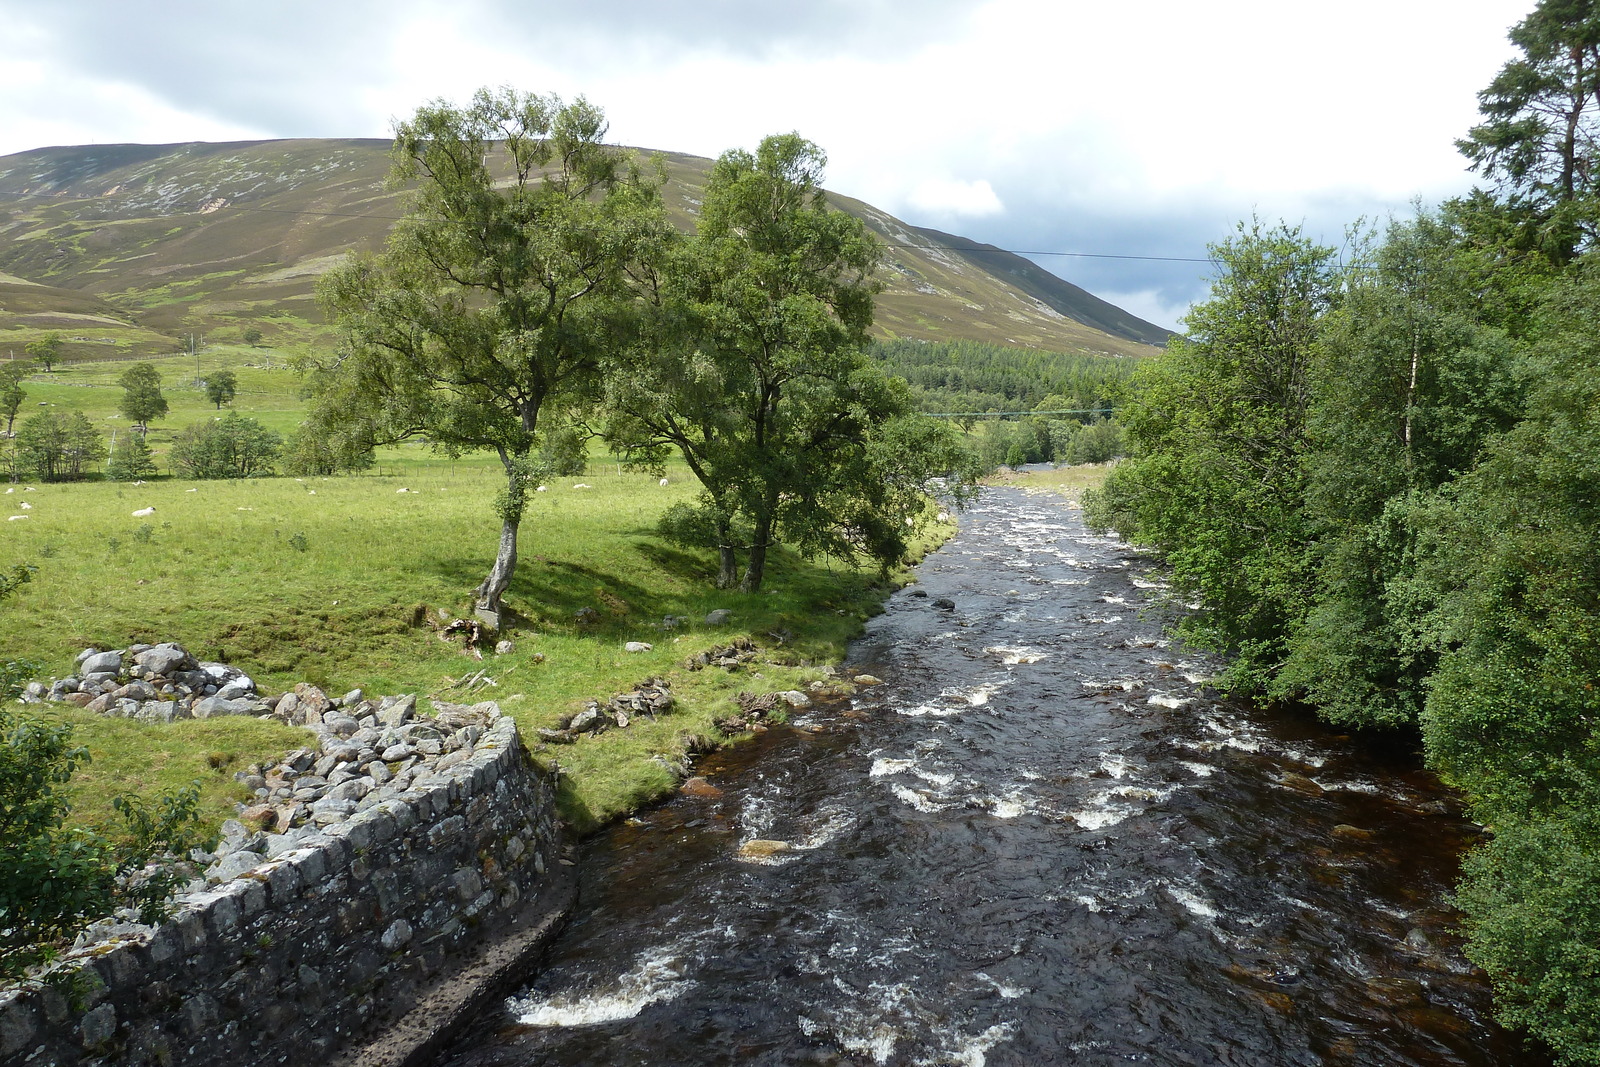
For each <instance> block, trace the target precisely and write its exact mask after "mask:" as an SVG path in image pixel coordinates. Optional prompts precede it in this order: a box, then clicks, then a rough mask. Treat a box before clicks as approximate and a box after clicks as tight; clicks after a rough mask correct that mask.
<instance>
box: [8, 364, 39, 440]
mask: <svg viewBox="0 0 1600 1067" xmlns="http://www.w3.org/2000/svg"><path fill="white" fill-rule="evenodd" d="M32 369H33V368H32V365H31V364H29V363H27V362H24V361H21V360H8V361H7V362H6V363H4V364H0V414H3V415H5V417H6V433H8V434H9V433H10V432H11V431H12V430H13V429H14V428H15V426H16V422H17V412H18V411H21V410H22V402H23V401H24V400H27V399H28V391H27V390H26V389H24V388H23V387H22V379H23V378H25V377H27V375H28V373H29V371H31V370H32Z"/></svg>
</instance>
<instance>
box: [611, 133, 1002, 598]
mask: <svg viewBox="0 0 1600 1067" xmlns="http://www.w3.org/2000/svg"><path fill="white" fill-rule="evenodd" d="M825 162H826V160H825V158H824V156H823V154H822V152H821V150H820V149H818V148H817V146H816V145H814V144H812V143H810V142H809V141H806V140H804V139H802V138H800V137H799V136H797V135H795V134H786V135H779V136H773V137H768V138H766V139H765V140H763V141H762V142H761V145H760V147H759V148H758V149H757V151H756V152H755V153H754V154H751V153H749V152H744V151H730V152H727V153H724V154H723V156H722V157H721V158H720V159H719V160H718V161H717V163H716V165H715V166H714V167H713V168H712V171H711V177H710V180H709V181H708V183H707V185H706V190H705V200H704V204H703V207H702V211H701V215H700V222H699V227H698V230H697V232H696V234H695V236H694V237H693V239H691V240H688V241H682V242H674V243H673V247H672V248H671V249H670V250H669V252H668V254H667V255H665V256H664V257H663V258H662V260H661V262H660V265H659V272H658V273H657V274H656V275H655V276H654V277H655V280H656V286H655V292H656V293H657V294H658V300H657V304H656V307H655V309H654V311H655V314H654V317H653V319H651V321H649V322H648V323H647V325H646V329H645V331H644V334H643V335H642V336H641V337H640V339H639V340H638V341H637V342H636V343H634V344H632V345H628V346H624V347H622V348H621V349H620V351H619V355H618V356H617V358H616V359H615V365H614V366H612V367H610V368H608V370H609V373H608V374H607V378H606V390H607V401H608V406H609V407H610V408H611V410H612V412H613V418H612V420H611V424H610V426H609V428H608V431H607V435H608V438H609V439H610V441H611V442H612V444H613V446H614V447H616V448H618V449H619V450H621V451H623V452H624V453H626V454H628V455H629V456H630V457H632V460H633V462H634V463H635V464H636V465H641V466H644V467H647V468H648V467H653V466H656V465H659V463H660V462H661V457H662V455H663V453H664V450H666V449H676V450H677V451H678V452H680V453H681V454H682V456H683V457H684V460H685V462H686V463H687V464H688V466H689V469H690V471H691V472H692V473H693V474H694V476H695V478H696V479H698V480H699V482H700V485H701V489H702V491H701V495H700V500H699V502H698V511H699V514H698V516H696V517H694V518H693V519H689V518H688V517H686V516H683V515H681V514H679V515H675V516H674V517H673V519H672V520H671V525H672V527H673V528H676V529H678V530H680V531H688V530H695V531H698V532H697V533H696V534H695V535H694V536H696V537H699V536H703V535H704V533H706V532H708V531H709V533H710V536H711V539H712V540H713V541H714V543H715V544H716V547H717V550H718V556H719V567H718V577H717V584H718V585H719V586H721V587H727V586H731V585H732V584H734V582H735V581H738V582H739V585H740V588H741V589H742V590H744V591H746V592H748V591H752V590H755V589H758V588H760V586H761V584H762V581H763V579H764V577H765V571H766V560H767V554H768V551H769V550H770V549H771V548H772V547H773V546H774V545H776V544H778V543H780V542H785V543H788V544H792V545H794V546H795V547H796V548H798V549H799V550H800V551H801V552H802V553H804V554H807V555H810V554H816V553H828V554H832V555H837V556H841V557H843V558H845V559H850V560H853V559H855V558H856V556H857V555H858V554H861V555H865V556H866V557H867V558H870V559H873V560H878V561H881V562H883V563H885V564H887V563H891V562H895V561H897V560H899V559H900V558H901V556H902V555H903V554H904V552H905V549H906V535H907V533H908V531H909V530H910V529H912V528H914V527H915V525H916V523H917V521H918V519H919V518H920V517H921V516H922V513H923V510H924V508H925V506H926V496H925V489H926V488H927V486H928V484H929V480H930V479H931V478H933V477H935V476H940V475H952V474H953V475H955V481H956V483H957V484H958V485H959V484H962V483H964V482H965V481H968V480H970V477H971V466H972V464H971V461H970V459H969V457H968V456H967V455H966V453H965V451H964V450H963V449H962V448H961V446H960V443H959V442H958V441H957V440H956V437H955V434H954V431H953V430H951V428H950V427H948V426H945V425H943V424H939V423H935V422H934V421H933V420H930V419H915V418H912V417H911V412H912V405H911V401H910V395H909V392H908V390H907V389H906V387H905V385H904V383H903V382H901V381H899V380H898V379H891V378H889V377H888V376H887V375H885V374H884V372H883V371H882V370H881V369H880V368H879V367H878V366H877V365H875V364H874V363H873V362H872V360H871V359H870V358H869V357H868V356H867V355H866V353H865V350H864V346H865V343H866V330H867V327H868V326H869V325H870V324H871V322H872V308H873V304H872V300H873V295H874V294H875V293H876V292H877V288H878V286H877V284H876V283H875V282H874V281H873V280H872V274H873V271H874V269H875V267H876V265H877V261H878V245H877V242H876V240H875V239H874V238H873V237H872V235H871V234H870V232H868V230H867V228H866V226H865V225H864V224H863V223H862V222H861V221H860V220H859V219H856V218H854V217H852V216H850V215H847V214H845V213H844V212H842V211H836V210H833V209H831V208H830V207H828V205H827V202H826V198H825V196H824V194H823V191H822V186H821V178H822V168H823V165H824V163H825ZM741 554H742V555H743V558H744V568H743V575H742V577H740V576H739V574H738V570H739V557H740V555H741Z"/></svg>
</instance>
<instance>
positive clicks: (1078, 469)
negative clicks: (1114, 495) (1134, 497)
mask: <svg viewBox="0 0 1600 1067" xmlns="http://www.w3.org/2000/svg"><path fill="white" fill-rule="evenodd" d="M1112 466H1113V464H1110V463H1081V464H1079V465H1077V466H1074V467H1055V468H1053V469H1051V470H1040V471H1014V470H1010V469H1005V470H1000V471H996V472H995V473H993V474H991V475H989V476H988V477H987V478H985V479H984V484H985V485H1015V486H1020V487H1022V488H1024V489H1032V490H1036V491H1041V492H1050V493H1060V494H1061V495H1062V496H1064V497H1067V498H1068V499H1070V500H1073V501H1076V502H1079V503H1081V502H1082V501H1083V493H1084V490H1086V489H1097V488H1099V486H1100V485H1101V483H1103V482H1104V481H1105V480H1106V475H1108V474H1110V473H1111V468H1112Z"/></svg>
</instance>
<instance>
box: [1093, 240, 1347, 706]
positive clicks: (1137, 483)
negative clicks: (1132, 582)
mask: <svg viewBox="0 0 1600 1067" xmlns="http://www.w3.org/2000/svg"><path fill="white" fill-rule="evenodd" d="M1212 255H1213V257H1214V258H1215V259H1216V260H1218V261H1219V263H1220V264H1221V271H1222V273H1221V276H1220V277H1219V278H1218V279H1217V280H1216V281H1215V282H1214V283H1213V285H1212V294H1211V299H1210V300H1208V301H1207V302H1205V303H1202V304H1199V305H1197V306H1196V307H1195V308H1194V309H1193V310H1192V311H1191V312H1190V314H1189V317H1188V319H1187V324H1188V326H1189V335H1188V337H1187V338H1183V339H1178V340H1175V341H1174V342H1173V343H1172V344H1171V345H1170V346H1169V347H1168V348H1167V351H1166V352H1165V353H1163V354H1162V355H1161V356H1158V357H1157V358H1156V359H1155V360H1152V361H1151V362H1149V363H1147V364H1146V365H1145V366H1144V367H1142V368H1141V370H1140V372H1139V374H1138V375H1136V377H1135V384H1136V390H1137V391H1136V393H1135V396H1134V398H1133V399H1132V400H1131V401H1130V402H1129V403H1127V404H1126V405H1125V406H1124V407H1123V409H1122V412H1121V414H1120V416H1119V418H1120V420H1121V421H1122V423H1123V426H1124V427H1125V430H1126V432H1127V434H1128V436H1129V438H1130V439H1131V440H1132V442H1133V444H1134V448H1135V455H1134V458H1133V459H1131V460H1129V461H1127V462H1125V463H1123V464H1121V465H1120V466H1118V467H1117V469H1116V470H1114V471H1113V472H1112V474H1111V476H1110V478H1109V479H1108V480H1107V482H1106V484H1105V486H1104V487H1103V489H1101V490H1100V491H1099V492H1097V493H1093V494H1090V497H1089V501H1088V502H1089V506H1090V509H1091V510H1090V514H1091V517H1092V518H1093V520H1094V521H1095V522H1097V523H1100V524H1102V525H1106V526H1114V527H1115V528H1116V529H1117V530H1118V531H1119V532H1121V534H1122V535H1123V536H1124V537H1127V538H1128V539H1129V540H1132V541H1135V542H1137V543H1141V544H1148V545H1151V546H1153V547H1155V548H1157V549H1159V550H1160V551H1161V552H1162V553H1163V554H1164V555H1165V556H1166V558H1167V560H1168V562H1169V563H1171V565H1172V578H1173V586H1174V588H1175V589H1177V590H1179V591H1181V593H1182V594H1183V595H1184V596H1186V597H1194V598H1197V599H1199V601H1200V603H1201V607H1200V609H1199V610H1198V611H1196V612H1194V613H1192V614H1190V615H1189V616H1187V617H1186V618H1185V620H1184V623H1183V630H1184V633H1185V635H1186V636H1187V637H1188V638H1189V639H1190V640H1192V641H1194V642H1195V643H1197V644H1199V645H1201V646H1203V647H1210V648H1215V649H1222V650H1227V651H1229V652H1231V653H1232V654H1233V656H1234V660H1233V662H1232V664H1231V665H1230V668H1229V680H1230V682H1231V684H1232V685H1234V686H1236V687H1239V688H1243V689H1246V690H1257V691H1259V690H1262V689H1265V688H1266V687H1267V686H1268V684H1269V682H1270V681H1271V678H1272V675H1273V672H1274V671H1275V669H1276V667H1277V665H1278V663H1279V662H1280V660H1281V658H1282V656H1283V655H1284V650H1285V639H1286V635H1287V633H1288V630H1289V628H1290V626H1291V624H1292V623H1293V622H1294V621H1295V620H1297V619H1298V618H1299V617H1300V615H1301V614H1302V613H1303V612H1304V610H1305V606H1306V605H1305V595H1306V588H1307V585H1308V584H1309V582H1308V579H1309V572H1310V560H1309V557H1308V537H1307V534H1308V531H1307V529H1306V520H1305V515H1304V513H1303V510H1302V502H1303V499H1304V494H1305V470H1304V460H1305V453H1306V447H1307V441H1306V437H1307V413H1308V409H1309V405H1310V394H1309V386H1308V373H1309V367H1310V364H1311V360H1312V356H1313V351H1314V348H1315V345H1316V343H1317V340H1318V337H1319V334H1320V332H1321V330H1322V329H1323V325H1324V321H1323V320H1324V319H1325V317H1326V316H1327V314H1328V312H1329V311H1330V310H1331V309H1332V308H1333V307H1334V306H1335V303H1336V297H1337V294H1338V291H1337V285H1336V277H1335V275H1334V272H1333V269H1332V257H1333V250H1332V249H1329V248H1325V247H1322V246H1319V245H1316V244H1314V243H1313V242H1311V241H1309V240H1308V239H1306V238H1305V237H1304V236H1303V235H1302V234H1301V233H1300V232H1299V231H1298V230H1297V229H1294V228H1291V227H1288V226H1283V225H1280V226H1278V227H1275V228H1271V229H1267V228H1264V227H1263V226H1262V225H1261V224H1260V223H1254V224H1252V225H1250V226H1248V227H1246V226H1243V225H1241V226H1240V227H1239V232H1238V234H1237V235H1236V236H1235V237H1234V238H1233V239H1232V240H1230V241H1227V242H1225V243H1224V244H1222V245H1218V246H1214V247H1213V248H1212Z"/></svg>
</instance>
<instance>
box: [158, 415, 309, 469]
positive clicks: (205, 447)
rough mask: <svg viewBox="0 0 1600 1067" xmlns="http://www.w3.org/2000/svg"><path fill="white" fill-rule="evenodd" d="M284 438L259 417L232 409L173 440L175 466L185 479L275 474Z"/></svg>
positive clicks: (173, 462)
mask: <svg viewBox="0 0 1600 1067" xmlns="http://www.w3.org/2000/svg"><path fill="white" fill-rule="evenodd" d="M281 440H282V439H281V438H280V437H279V436H278V435H277V434H275V433H273V432H272V431H271V430H269V429H267V428H266V427H265V426H262V425H261V424H260V423H259V422H257V421H256V420H255V419H251V418H246V417H245V416H243V415H240V414H239V413H238V412H237V411H230V412H228V415H227V417H226V418H222V419H213V420H210V421H208V422H197V423H195V424H194V425H192V426H190V427H188V428H187V429H185V430H183V431H182V432H180V433H179V434H178V436H177V437H176V438H175V439H174V440H173V442H172V465H173V467H174V468H175V469H176V470H177V471H178V473H179V474H181V475H182V476H183V477H185V478H254V477H259V476H261V475H265V474H271V473H272V465H273V461H274V460H276V459H277V458H278V446H279V443H280V441H281Z"/></svg>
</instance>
